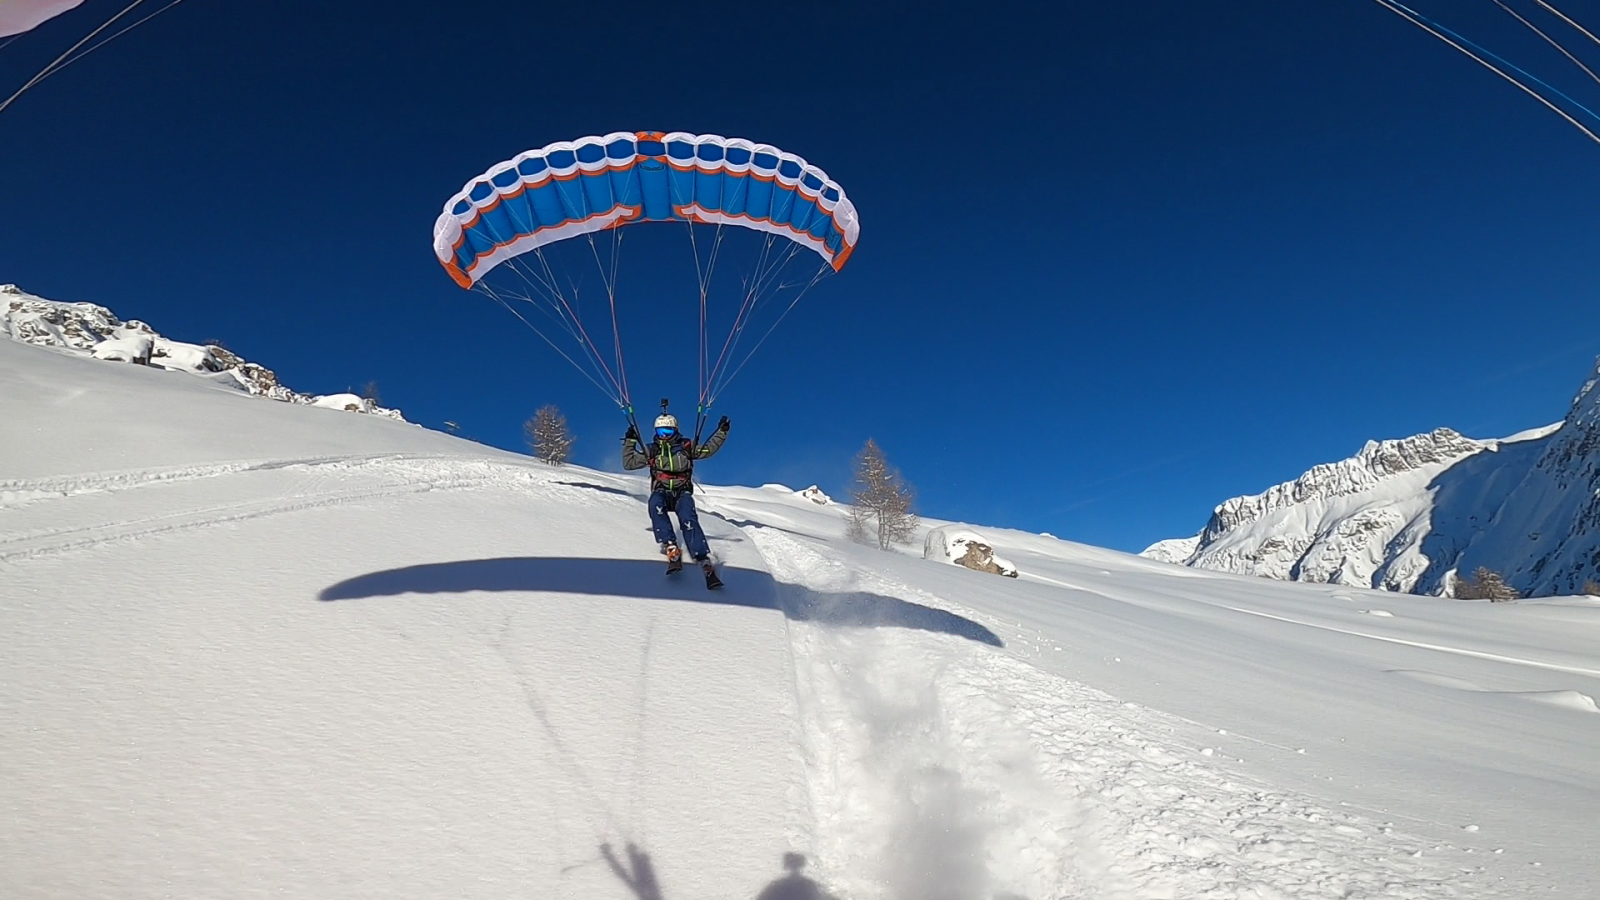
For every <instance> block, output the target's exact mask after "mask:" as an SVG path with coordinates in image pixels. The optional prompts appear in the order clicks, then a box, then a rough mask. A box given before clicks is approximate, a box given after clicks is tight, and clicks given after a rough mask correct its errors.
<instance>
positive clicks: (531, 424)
mask: <svg viewBox="0 0 1600 900" xmlns="http://www.w3.org/2000/svg"><path fill="white" fill-rule="evenodd" d="M522 433H523V436H524V437H525V438H526V439H527V441H528V447H529V449H531V450H532V451H533V455H534V456H537V457H539V458H540V459H542V460H544V461H545V462H547V463H549V464H550V465H552V466H559V465H563V464H564V463H566V461H567V457H568V456H570V455H572V444H573V442H574V441H576V440H577V438H575V437H573V436H572V432H571V431H569V430H568V429H567V417H566V416H563V415H562V414H561V410H559V409H557V408H556V407H555V406H553V405H551V404H545V405H544V406H541V407H539V410H538V411H537V412H535V413H534V414H533V418H531V419H529V420H528V421H526V422H524V423H523V425H522Z"/></svg>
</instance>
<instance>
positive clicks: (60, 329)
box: [0, 284, 405, 421]
mask: <svg viewBox="0 0 1600 900" xmlns="http://www.w3.org/2000/svg"><path fill="white" fill-rule="evenodd" d="M0 335H3V336H5V337H9V338H11V339H12V340H16V341H22V342H23V343H26V344H35V345H38V346H41V347H55V348H58V349H61V350H65V351H67V352H69V353H74V354H80V355H83V356H92V357H94V358H96V359H104V360H108V361H113V362H125V363H133V364H136V365H147V366H156V367H159V368H164V369H175V370H178V371H182V372H188V373H190V374H193V375H202V376H206V377H209V378H212V379H213V380H217V381H221V382H222V383H224V384H229V385H231V386H234V387H237V388H238V389H239V390H241V391H244V392H246V393H249V394H254V395H257V396H261V397H266V398H268V399H271V400H281V401H283V402H285V403H307V404H314V405H318V406H331V407H334V408H342V409H349V410H353V411H355V412H361V413H370V414H372V415H379V416H387V417H389V418H391V419H399V420H400V421H405V417H404V416H402V415H401V414H400V411H399V410H395V409H385V408H384V407H381V406H378V405H377V404H375V403H373V402H372V401H370V400H364V399H362V398H359V397H357V398H354V400H353V402H352V400H350V399H347V398H349V395H343V394H341V395H334V396H335V397H336V398H337V400H338V402H337V403H335V402H330V401H329V398H326V397H319V396H317V395H314V394H302V393H300V392H299V391H295V390H291V389H290V388H288V387H286V386H284V385H282V384H279V383H278V376H277V375H275V374H273V372H272V370H271V369H268V368H267V367H265V366H262V365H258V364H256V363H253V362H250V361H248V360H246V359H244V358H242V357H240V356H238V355H237V354H235V353H232V352H230V351H228V350H226V349H224V348H223V347H220V346H218V345H216V344H188V343H184V342H182V341H174V340H169V339H167V338H165V337H162V336H161V335H160V334H158V333H157V332H156V331H155V330H154V329H152V328H151V327H150V326H149V325H146V324H145V323H143V322H140V321H138V320H137V319H129V320H127V321H123V320H121V319H119V318H117V317H116V316H115V315H113V314H112V312H111V310H109V309H106V308H105V307H103V306H96V305H94V304H92V303H59V302H57V301H54V300H46V299H44V298H43V297H36V296H34V295H32V294H28V293H25V292H23V290H22V289H21V288H18V287H17V286H16V285H14V284H0Z"/></svg>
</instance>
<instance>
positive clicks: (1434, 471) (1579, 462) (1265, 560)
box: [1141, 363, 1600, 596]
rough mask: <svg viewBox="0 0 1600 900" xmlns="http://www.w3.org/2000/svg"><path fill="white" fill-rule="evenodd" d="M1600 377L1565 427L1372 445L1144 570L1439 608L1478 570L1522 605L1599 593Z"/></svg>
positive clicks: (1154, 554)
mask: <svg viewBox="0 0 1600 900" xmlns="http://www.w3.org/2000/svg"><path fill="white" fill-rule="evenodd" d="M1597 447H1600V363H1597V365H1596V371H1595V374H1594V375H1593V376H1592V377H1591V378H1590V379H1589V380H1588V381H1587V382H1586V383H1585V384H1584V385H1583V387H1582V388H1580V390H1579V391H1578V394H1577V397H1576V398H1575V399H1574V400H1573V402H1572V407H1571V411H1570V412H1569V413H1568V414H1567V416H1566V418H1565V419H1564V420H1563V421H1561V422H1558V423H1556V424H1554V425H1550V426H1545V427H1542V428H1535V429H1530V430H1528V431H1524V432H1521V433H1519V434H1515V435H1512V436H1511V437H1508V438H1504V439H1502V440H1498V441H1479V440H1473V439H1471V438H1467V437H1463V436H1461V435H1460V434H1457V433H1456V432H1454V431H1451V430H1450V429H1448V428H1440V429H1436V430H1434V431H1432V432H1429V433H1428V434H1420V435H1416V436H1414V437H1409V438H1405V439H1403V440H1389V441H1369V442H1368V443H1367V445H1366V446H1365V447H1363V448H1362V449H1361V451H1360V452H1359V453H1357V454H1356V455H1355V456H1354V457H1351V458H1350V459H1346V460H1342V461H1340V462H1336V463H1328V464H1325V465H1319V466H1316V467H1314V468H1312V469H1311V470H1310V471H1309V472H1307V473H1306V474H1304V475H1302V476H1300V477H1299V478H1297V479H1295V480H1294V481H1291V482H1286V483H1284V484H1280V485H1276V486H1274V487H1272V488H1269V489H1268V490H1266V491H1265V492H1263V493H1261V494H1257V495H1254V496H1248V497H1235V498H1233V499H1231V500H1227V501H1225V502H1224V503H1222V504H1221V505H1220V506H1218V507H1217V508H1216V510H1215V511H1214V512H1213V513H1212V515H1211V520H1210V521H1209V522H1207V523H1206V526H1205V528H1204V529H1202V530H1201V532H1200V533H1199V534H1197V535H1195V536H1194V537H1190V538H1176V539H1169V540H1164V541H1159V542H1157V543H1155V544H1153V545H1151V546H1150V547H1149V548H1147V549H1146V550H1145V551H1144V553H1143V554H1141V555H1143V556H1145V557H1146V558H1149V559H1155V560H1160V561H1162V562H1170V563H1177V564H1179V565H1188V566H1194V567H1196V568H1202V569H1211V570H1214V571H1221V572H1235V573H1240V574H1250V575H1261V576H1265V577H1268V578H1279V579H1288V580H1294V581H1310V582H1318V583H1326V584H1349V585H1361V586H1364V587H1374V588H1383V589H1385V590H1392V591H1406V592H1414V593H1426V594H1435V595H1449V594H1451V593H1452V590H1453V588H1454V585H1455V583H1456V580H1457V578H1458V577H1464V576H1468V575H1470V574H1471V573H1473V572H1474V571H1476V569H1477V568H1478V567H1479V566H1483V567H1487V568H1489V569H1490V570H1492V571H1495V572H1498V573H1500V574H1502V575H1503V576H1505V578H1506V581H1507V582H1508V583H1509V584H1510V585H1512V586H1513V587H1514V588H1516V589H1517V590H1518V591H1520V592H1521V594H1522V595H1523V596H1550V595H1559V594H1572V593H1577V592H1579V591H1581V590H1584V589H1585V588H1586V586H1590V585H1591V584H1600V462H1597V461H1596V459H1597V457H1596V454H1595V452H1594V451H1595V449H1596V448H1597Z"/></svg>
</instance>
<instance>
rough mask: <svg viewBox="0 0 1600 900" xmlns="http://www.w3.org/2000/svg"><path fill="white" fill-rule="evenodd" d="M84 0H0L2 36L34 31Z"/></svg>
mask: <svg viewBox="0 0 1600 900" xmlns="http://www.w3.org/2000/svg"><path fill="white" fill-rule="evenodd" d="M82 2H83V0H0V38H3V37H10V36H12V35H14V34H21V33H23V32H24V31H32V30H33V29H35V28H37V27H39V25H40V24H41V23H42V22H44V21H45V20H46V19H53V18H55V17H56V16H59V15H61V14H62V13H64V12H66V11H67V10H69V9H72V8H73V7H75V6H77V5H79V4H81V3H82Z"/></svg>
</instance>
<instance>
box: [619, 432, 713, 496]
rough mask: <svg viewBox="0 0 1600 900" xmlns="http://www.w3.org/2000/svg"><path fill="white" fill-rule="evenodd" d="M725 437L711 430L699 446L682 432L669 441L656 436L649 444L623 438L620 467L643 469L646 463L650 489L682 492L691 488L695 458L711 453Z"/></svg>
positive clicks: (707, 455)
mask: <svg viewBox="0 0 1600 900" xmlns="http://www.w3.org/2000/svg"><path fill="white" fill-rule="evenodd" d="M727 439H728V433H727V432H726V431H723V430H721V429H718V430H716V431H713V432H711V437H709V438H706V442H705V443H704V444H701V445H700V446H698V447H697V446H695V444H694V441H691V440H689V439H688V438H686V437H684V436H683V435H681V434H680V435H678V436H677V437H676V438H674V439H672V440H666V441H663V440H661V439H660V438H657V439H656V440H653V441H651V442H650V446H648V447H644V446H642V445H641V444H640V443H639V441H638V440H636V439H633V438H623V439H622V467H623V468H624V469H642V468H644V467H645V466H649V467H650V489H651V490H655V491H671V492H672V493H682V492H683V491H687V490H690V489H691V488H692V487H693V484H694V464H695V461H696V460H701V459H706V458H708V457H710V456H712V455H714V454H715V453H716V452H717V451H718V450H721V449H722V442H723V441H725V440H727Z"/></svg>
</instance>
